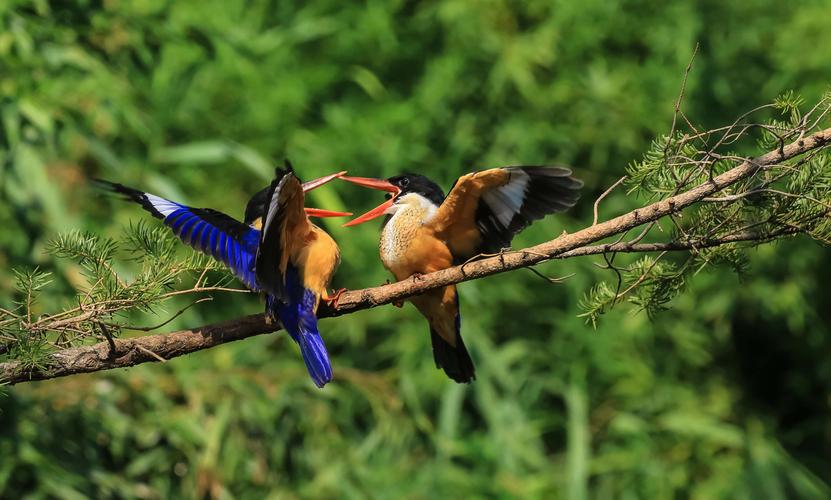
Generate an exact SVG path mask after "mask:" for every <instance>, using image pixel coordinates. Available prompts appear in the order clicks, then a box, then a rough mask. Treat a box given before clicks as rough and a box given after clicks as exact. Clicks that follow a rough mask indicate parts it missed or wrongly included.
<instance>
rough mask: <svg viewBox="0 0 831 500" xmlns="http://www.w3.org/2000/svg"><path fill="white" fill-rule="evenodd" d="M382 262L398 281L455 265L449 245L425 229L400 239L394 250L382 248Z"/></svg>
mask: <svg viewBox="0 0 831 500" xmlns="http://www.w3.org/2000/svg"><path fill="white" fill-rule="evenodd" d="M399 236H404V235H399ZM381 260H382V261H383V263H384V267H386V268H387V269H389V271H390V272H391V273H392V274H393V275H394V276H395V279H397V280H398V281H401V280H403V279H405V278H408V277H410V276H412V275H413V274H416V273H418V274H427V273H432V272H434V271H439V270H441V269H447V268H448V267H450V266H451V265H452V264H453V256H452V255H451V254H450V249H449V248H447V245H446V244H445V243H444V242H443V241H441V240H439V239H438V238H436V237H435V236H434V235H433V234H432V231H430V230H429V229H426V228H424V227H421V228H419V229H418V230H416V231H413V232H411V233H409V234H408V235H407V237H406V238H400V239H399V240H398V241H397V244H396V245H395V248H394V249H386V251H385V249H384V248H383V247H382V248H381Z"/></svg>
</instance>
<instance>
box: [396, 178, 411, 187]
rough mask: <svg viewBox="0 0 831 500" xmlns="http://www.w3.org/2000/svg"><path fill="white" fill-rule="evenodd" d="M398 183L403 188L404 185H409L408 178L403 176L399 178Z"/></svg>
mask: <svg viewBox="0 0 831 500" xmlns="http://www.w3.org/2000/svg"><path fill="white" fill-rule="evenodd" d="M398 185H399V186H401V187H403V188H405V187H407V186H409V185H410V179H408V178H406V177H404V178H403V179H401V180H400V181H398Z"/></svg>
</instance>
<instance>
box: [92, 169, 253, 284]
mask: <svg viewBox="0 0 831 500" xmlns="http://www.w3.org/2000/svg"><path fill="white" fill-rule="evenodd" d="M96 182H97V183H98V184H99V185H101V186H102V187H103V188H105V189H108V190H110V191H113V192H116V193H119V194H121V195H124V197H125V198H127V199H128V200H130V201H134V202H136V203H138V204H139V205H141V206H142V207H143V208H144V209H145V210H147V211H148V212H150V214H151V215H153V217H156V218H158V219H161V220H162V222H164V224H165V225H166V226H167V227H169V228H170V229H171V230H172V231H173V234H175V235H176V237H178V238H179V239H180V240H182V242H183V243H185V244H186V245H188V246H190V247H192V248H195V249H196V250H199V251H200V252H203V253H205V254H207V255H210V256H211V257H213V258H214V259H216V260H218V261H220V262H222V263H224V264H225V265H226V266H228V268H230V269H231V271H232V272H233V273H234V275H235V276H236V277H237V278H239V279H240V280H241V281H242V282H243V283H244V284H245V286H247V287H248V288H250V289H252V290H259V288H260V287H259V286H258V285H257V280H256V276H255V275H254V256H255V255H256V252H257V244H258V243H259V237H260V232H259V231H257V230H256V229H254V228H252V227H250V226H248V225H247V224H244V223H242V222H240V221H238V220H236V219H234V218H233V217H230V216H228V215H225V214H223V213H222V212H218V211H216V210H213V209H210V208H192V207H189V206H186V205H182V204H181V203H176V202H175V201H170V200H167V199H165V198H162V197H159V196H156V195H153V194H150V193H145V192H143V191H139V190H137V189H133V188H130V187H127V186H124V185H122V184H118V183H115V182H108V181H104V180H100V179H97V180H96Z"/></svg>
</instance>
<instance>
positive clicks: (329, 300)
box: [323, 288, 346, 309]
mask: <svg viewBox="0 0 831 500" xmlns="http://www.w3.org/2000/svg"><path fill="white" fill-rule="evenodd" d="M345 291H346V288H339V289H337V290H332V293H331V294H327V296H326V297H324V298H323V300H325V301H326V304H327V305H329V307H331V308H332V309H337V308H338V301H339V300H340V296H341V295H343V292H345Z"/></svg>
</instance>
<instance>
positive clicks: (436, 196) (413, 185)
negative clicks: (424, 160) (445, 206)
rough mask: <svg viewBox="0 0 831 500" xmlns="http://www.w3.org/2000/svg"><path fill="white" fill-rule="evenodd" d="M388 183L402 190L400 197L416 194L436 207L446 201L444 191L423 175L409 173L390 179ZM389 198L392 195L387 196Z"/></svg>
mask: <svg viewBox="0 0 831 500" xmlns="http://www.w3.org/2000/svg"><path fill="white" fill-rule="evenodd" d="M387 181H389V182H390V183H391V184H393V185H395V186H397V187H398V188H399V189H400V190H401V194H400V195H398V196H399V197H401V196H403V195H405V194H409V193H416V194H420V195H421V196H423V197H425V198H427V199H428V200H430V201H431V202H433V203H435V204H436V205H441V204H442V202H443V201H444V191H442V189H441V188H440V187H439V185H438V184H436V183H435V182H433V181H431V180H430V179H428V178H427V177H425V176H423V175H419V174H409V173H407V174H402V175H396V176H395V177H390V178H389V179H387ZM389 196H392V195H387V197H389Z"/></svg>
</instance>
